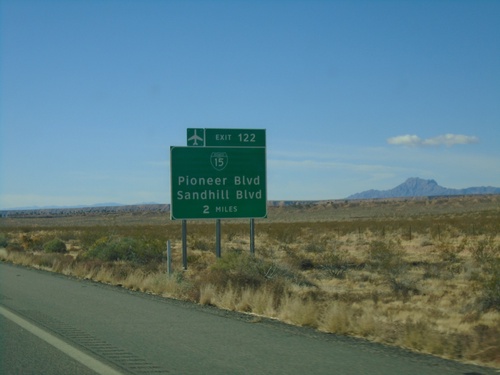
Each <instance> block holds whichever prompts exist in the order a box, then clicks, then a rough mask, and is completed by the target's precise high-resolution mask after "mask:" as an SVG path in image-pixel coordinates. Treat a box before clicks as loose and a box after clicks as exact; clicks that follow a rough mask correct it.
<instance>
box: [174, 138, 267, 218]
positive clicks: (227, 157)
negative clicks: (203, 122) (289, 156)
mask: <svg viewBox="0 0 500 375" xmlns="http://www.w3.org/2000/svg"><path fill="white" fill-rule="evenodd" d="M198 130H203V129H197V131H196V136H197V137H204V136H206V135H207V133H206V132H199V131H198ZM205 130H206V131H208V130H209V129H205ZM227 130H230V132H228V133H220V134H230V135H231V138H232V136H233V135H234V134H235V135H236V137H239V135H238V134H239V133H238V129H224V131H227ZM188 131H189V130H188ZM259 131H260V130H259ZM233 132H235V133H233ZM202 133H203V134H202ZM188 134H189V132H188ZM194 134H195V133H194V132H192V133H191V136H193V135H194ZM241 134H245V133H241ZM249 134H251V133H249ZM255 134H256V135H255V137H256V140H255V142H256V143H257V142H258V143H259V144H265V140H264V143H262V140H261V139H260V138H259V141H257V137H258V136H257V133H255ZM243 138H244V136H243V135H242V139H243ZM203 139H204V138H203ZM207 140H208V138H207ZM229 141H230V140H228V142H229ZM188 142H189V141H188ZM198 142H202V141H200V140H197V143H198ZM224 142H225V141H224ZM193 146H195V145H192V146H188V147H176V146H172V147H170V181H171V194H172V197H171V210H170V216H171V218H172V220H177V219H223V218H264V217H266V216H267V191H266V186H267V184H266V149H265V147H234V146H233V147H210V146H205V147H203V146H202V147H193Z"/></svg>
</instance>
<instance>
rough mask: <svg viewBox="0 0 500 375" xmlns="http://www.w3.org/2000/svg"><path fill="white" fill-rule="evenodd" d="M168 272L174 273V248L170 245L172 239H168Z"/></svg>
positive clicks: (169, 273)
mask: <svg viewBox="0 0 500 375" xmlns="http://www.w3.org/2000/svg"><path fill="white" fill-rule="evenodd" d="M167 274H168V276H170V275H172V248H171V247H170V240H168V241H167Z"/></svg>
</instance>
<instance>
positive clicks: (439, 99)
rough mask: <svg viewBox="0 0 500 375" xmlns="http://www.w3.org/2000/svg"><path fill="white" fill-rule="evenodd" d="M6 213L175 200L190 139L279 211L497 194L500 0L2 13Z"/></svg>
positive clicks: (3, 8) (3, 5) (91, 0)
mask: <svg viewBox="0 0 500 375" xmlns="http://www.w3.org/2000/svg"><path fill="white" fill-rule="evenodd" d="M0 17H1V18H0V34H1V39H0V56H1V58H0V148H1V149H0V157H1V159H0V208H1V209H8V208H13V207H23V206H48V205H61V206H63V205H79V204H94V203H101V202H119V203H124V204H135V203H141V202H159V203H169V200H170V181H169V148H170V146H171V145H185V144H186V129H187V128H248V129H252V128H259V129H261V128H263V129H266V131H267V180H268V184H267V192H268V198H269V199H273V200H292V199H297V200H316V199H340V198H345V197H346V196H348V195H350V194H353V193H357V192H360V191H364V190H367V189H371V188H373V189H389V188H392V187H394V186H396V185H398V184H400V183H402V182H403V181H404V180H406V179H407V178H409V177H421V178H428V179H435V180H436V181H437V182H438V183H439V184H440V185H443V186H446V187H452V188H464V187H470V186H483V185H484V186H497V187H500V147H499V145H500V42H499V41H500V24H499V22H498V20H499V19H500V2H499V1H478V0H474V1H460V0H454V1H439V0H437V1H434V0H433V1H356V0H354V1H298V0H295V1H283V0H274V1H273V0H270V1H264V0H262V1H243V0H234V1H173V0H172V1H169V0H165V1H159V0H156V1H153V0H146V1H134V0H116V1H112V0H99V1H97V0H88V1H83V0H82V1H76V0H74V1H70V0H57V1H51V0H45V1H38V0H31V1H28V0H15V1H13V0H2V1H1V2H0Z"/></svg>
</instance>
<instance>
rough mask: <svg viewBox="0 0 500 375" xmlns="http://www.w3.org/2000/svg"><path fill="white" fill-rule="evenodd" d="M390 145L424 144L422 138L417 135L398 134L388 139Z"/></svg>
mask: <svg viewBox="0 0 500 375" xmlns="http://www.w3.org/2000/svg"><path fill="white" fill-rule="evenodd" d="M387 143H389V144H390V145H403V146H418V145H421V144H422V139H421V138H420V137H418V136H416V135H410V134H407V135H398V136H397V137H392V138H389V139H387Z"/></svg>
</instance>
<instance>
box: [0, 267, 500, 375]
mask: <svg viewBox="0 0 500 375" xmlns="http://www.w3.org/2000/svg"><path fill="white" fill-rule="evenodd" d="M0 328H1V330H0V360H1V364H0V373H2V374H84V375H86V374H93V373H101V374H109V373H112V372H113V371H116V372H115V373H123V374H157V375H158V374H231V375H235V374H287V375H293V374H301V375H303V374H339V375H351V374H352V375H360V374H370V375H376V374H381V375H394V374H405V375H406V374H408V375H411V374H415V375H423V374H439V375H447V374H463V375H478V374H482V375H489V374H498V372H497V371H496V370H494V369H490V368H484V367H478V366H473V365H464V364H461V363H458V362H455V361H448V360H444V359H440V358H436V357H432V356H427V355H420V354H415V353H410V352H408V351H405V350H402V349H398V348H392V347H387V346H384V345H379V344H373V343H368V342H366V341H363V340H358V339H353V338H346V337H342V336H336V335H329V334H324V333H319V332H316V331H314V330H310V329H307V328H298V327H292V326H288V325H285V324H281V323H279V322H275V321H271V320H267V319H255V318H254V317H251V316H247V315H244V314H238V313H233V312H225V311H220V310H217V309H215V308H211V307H202V306H197V305H194V304H190V303H184V302H179V301H173V300H168V299H164V298H159V297H155V296H150V295H146V294H143V293H136V292H131V291H127V290H125V289H122V288H119V287H112V286H107V285H103V284H99V283H94V282H90V281H82V280H77V279H74V278H69V277H65V276H62V275H56V274H52V273H48V272H43V271H37V270H31V269H26V268H22V267H17V266H12V265H8V264H4V263H0Z"/></svg>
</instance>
